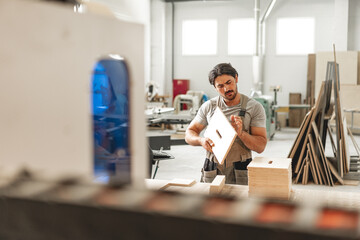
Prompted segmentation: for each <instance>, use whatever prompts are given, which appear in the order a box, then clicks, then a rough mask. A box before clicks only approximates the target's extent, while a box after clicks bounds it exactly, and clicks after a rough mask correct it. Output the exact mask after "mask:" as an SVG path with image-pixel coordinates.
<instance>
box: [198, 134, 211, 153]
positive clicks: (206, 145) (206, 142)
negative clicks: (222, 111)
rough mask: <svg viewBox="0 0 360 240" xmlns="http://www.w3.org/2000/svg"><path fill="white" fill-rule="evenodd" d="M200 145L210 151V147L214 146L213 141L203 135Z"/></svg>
mask: <svg viewBox="0 0 360 240" xmlns="http://www.w3.org/2000/svg"><path fill="white" fill-rule="evenodd" d="M200 143H201V146H202V147H203V148H205V150H207V151H209V152H212V148H213V147H214V146H215V144H214V143H213V141H211V139H210V138H207V137H204V138H201V140H200Z"/></svg>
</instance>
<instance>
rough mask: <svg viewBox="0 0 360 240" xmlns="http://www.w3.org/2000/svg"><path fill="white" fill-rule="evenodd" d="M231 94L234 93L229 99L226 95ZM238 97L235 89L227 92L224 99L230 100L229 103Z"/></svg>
mask: <svg viewBox="0 0 360 240" xmlns="http://www.w3.org/2000/svg"><path fill="white" fill-rule="evenodd" d="M229 92H232V93H234V94H233V95H232V96H230V97H228V96H227V95H226V94H227V93H229ZM236 95H237V89H235V90H234V91H233V90H230V91H227V92H226V93H225V94H224V98H225V99H226V100H229V101H232V100H234V99H235V98H236Z"/></svg>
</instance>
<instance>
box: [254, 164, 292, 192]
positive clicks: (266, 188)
mask: <svg viewBox="0 0 360 240" xmlns="http://www.w3.org/2000/svg"><path fill="white" fill-rule="evenodd" d="M291 176H292V174H291V159H290V158H266V157H256V158H254V160H252V161H251V163H250V164H249V165H248V184H249V196H251V197H254V196H255V197H266V198H277V199H289V198H290V192H291V181H292V180H291Z"/></svg>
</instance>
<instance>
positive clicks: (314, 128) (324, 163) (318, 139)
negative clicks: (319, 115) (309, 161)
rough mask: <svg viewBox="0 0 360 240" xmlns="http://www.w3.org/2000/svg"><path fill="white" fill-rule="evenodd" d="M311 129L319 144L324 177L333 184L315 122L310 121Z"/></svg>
mask: <svg viewBox="0 0 360 240" xmlns="http://www.w3.org/2000/svg"><path fill="white" fill-rule="evenodd" d="M312 129H313V131H314V134H315V138H316V140H317V143H318V146H319V151H320V157H321V160H322V162H323V165H324V170H325V175H326V178H327V179H328V181H329V183H330V185H331V186H334V182H333V180H332V178H331V173H330V169H329V166H328V165H327V159H326V156H325V150H324V147H323V145H322V142H321V138H320V135H319V131H318V129H317V126H316V124H315V122H312Z"/></svg>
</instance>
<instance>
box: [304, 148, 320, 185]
mask: <svg viewBox="0 0 360 240" xmlns="http://www.w3.org/2000/svg"><path fill="white" fill-rule="evenodd" d="M308 149H309V157H310V160H311V161H312V162H313V163H314V166H315V170H316V175H317V181H318V184H320V185H322V184H323V182H322V179H321V175H320V170H319V166H318V163H317V162H315V158H314V157H313V155H312V151H311V147H310V143H308Z"/></svg>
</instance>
